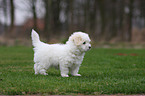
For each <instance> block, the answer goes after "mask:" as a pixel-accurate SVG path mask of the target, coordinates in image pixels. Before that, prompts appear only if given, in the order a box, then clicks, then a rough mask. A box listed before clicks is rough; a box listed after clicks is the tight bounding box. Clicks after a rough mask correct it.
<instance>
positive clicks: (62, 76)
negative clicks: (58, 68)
mask: <svg viewBox="0 0 145 96" xmlns="http://www.w3.org/2000/svg"><path fill="white" fill-rule="evenodd" d="M61 76H62V77H69V76H68V75H64V74H61Z"/></svg>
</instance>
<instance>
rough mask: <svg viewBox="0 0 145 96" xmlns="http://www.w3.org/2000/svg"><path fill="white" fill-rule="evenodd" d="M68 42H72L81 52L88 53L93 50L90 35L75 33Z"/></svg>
mask: <svg viewBox="0 0 145 96" xmlns="http://www.w3.org/2000/svg"><path fill="white" fill-rule="evenodd" d="M68 41H71V42H72V43H73V44H74V45H75V46H77V47H78V49H80V50H81V51H88V50H89V49H90V48H91V44H90V42H91V40H90V38H89V35H88V34H86V33H83V32H75V33H73V34H72V35H71V36H70V37H69V40H68Z"/></svg>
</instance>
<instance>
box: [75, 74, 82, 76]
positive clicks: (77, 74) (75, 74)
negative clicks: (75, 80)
mask: <svg viewBox="0 0 145 96" xmlns="http://www.w3.org/2000/svg"><path fill="white" fill-rule="evenodd" d="M73 76H81V74H73Z"/></svg>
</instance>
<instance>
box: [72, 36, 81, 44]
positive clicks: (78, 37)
mask: <svg viewBox="0 0 145 96" xmlns="http://www.w3.org/2000/svg"><path fill="white" fill-rule="evenodd" d="M73 41H74V43H75V45H81V43H82V42H83V40H82V38H81V37H80V36H76V37H74V38H73Z"/></svg>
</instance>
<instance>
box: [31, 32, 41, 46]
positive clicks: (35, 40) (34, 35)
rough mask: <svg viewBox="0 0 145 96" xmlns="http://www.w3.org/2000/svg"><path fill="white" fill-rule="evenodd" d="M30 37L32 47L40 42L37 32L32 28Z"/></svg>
mask: <svg viewBox="0 0 145 96" xmlns="http://www.w3.org/2000/svg"><path fill="white" fill-rule="evenodd" d="M31 38H32V45H33V46H34V47H36V46H37V44H38V43H40V42H41V41H40V39H39V35H38V33H37V32H36V31H35V30H33V29H32V32H31Z"/></svg>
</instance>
